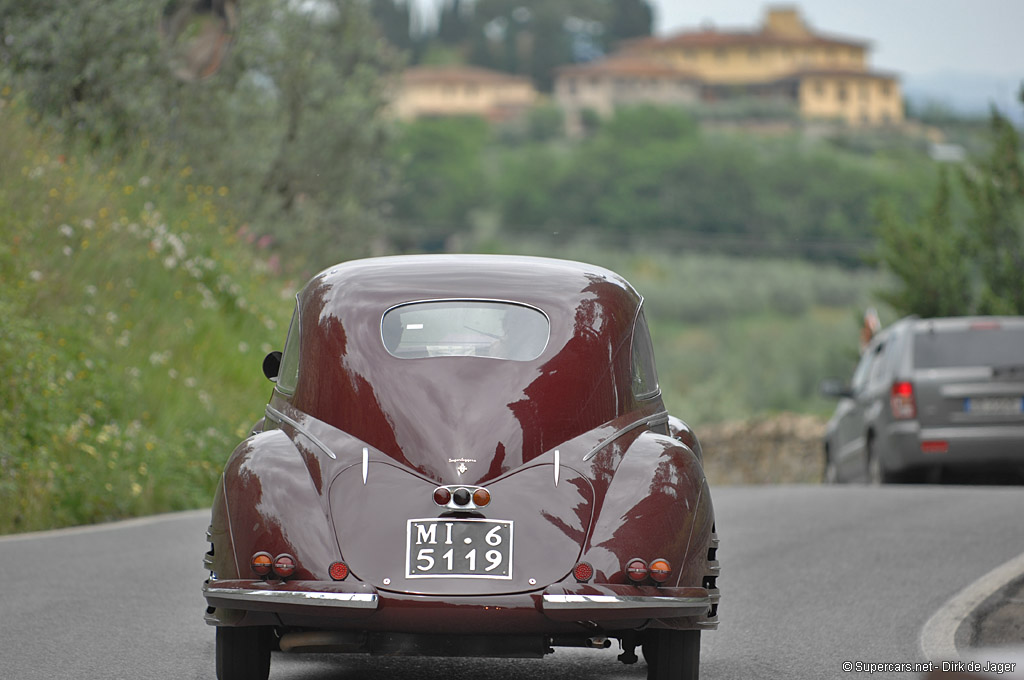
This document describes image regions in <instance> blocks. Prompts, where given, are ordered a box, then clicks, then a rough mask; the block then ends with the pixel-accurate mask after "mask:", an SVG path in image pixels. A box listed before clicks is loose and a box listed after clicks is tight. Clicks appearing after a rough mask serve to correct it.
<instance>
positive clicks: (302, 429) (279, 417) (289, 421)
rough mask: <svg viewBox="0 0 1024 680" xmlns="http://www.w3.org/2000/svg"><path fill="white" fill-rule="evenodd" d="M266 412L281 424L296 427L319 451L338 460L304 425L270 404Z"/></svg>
mask: <svg viewBox="0 0 1024 680" xmlns="http://www.w3.org/2000/svg"><path fill="white" fill-rule="evenodd" d="M265 412H266V414H267V415H268V416H270V417H271V418H274V419H275V420H280V421H281V422H283V423H287V424H289V425H291V426H292V427H294V428H295V429H296V430H298V431H299V432H301V433H302V434H303V436H305V437H306V438H307V439H309V440H310V441H311V442H313V443H314V444H316V446H317V448H318V449H320V450H321V451H323V452H324V453H326V454H327V455H328V456H330V457H331V458H334V459H335V460H337V459H338V457H337V456H336V455H334V452H333V451H331V450H330V449H329V448H327V445H326V444H324V443H323V442H322V441H320V440H319V439H317V438H316V437H315V436H314V435H313V433H311V432H310V431H309V430H308V429H307V428H306V427H305V426H303V425H302V424H301V423H300V422H299V421H297V420H294V419H293V418H289V417H288V416H286V415H285V414H283V413H281V412H280V411H278V410H277V409H276V408H274V407H273V406H270V405H269V404H268V405H267V408H266V410H265Z"/></svg>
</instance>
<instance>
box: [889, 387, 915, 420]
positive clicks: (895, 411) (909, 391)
mask: <svg viewBox="0 0 1024 680" xmlns="http://www.w3.org/2000/svg"><path fill="white" fill-rule="evenodd" d="M889 407H890V408H891V409H892V417H893V418H895V419H897V420H909V419H911V418H916V417H917V406H916V404H915V403H914V383H912V382H908V381H906V380H898V381H896V382H894V383H893V384H892V391H891V392H890V393H889Z"/></svg>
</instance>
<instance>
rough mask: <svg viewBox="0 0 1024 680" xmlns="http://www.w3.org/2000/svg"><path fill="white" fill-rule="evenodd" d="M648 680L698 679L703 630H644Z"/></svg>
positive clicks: (644, 651) (644, 650)
mask: <svg viewBox="0 0 1024 680" xmlns="http://www.w3.org/2000/svg"><path fill="white" fill-rule="evenodd" d="M643 653H644V660H645V661H647V680H697V679H698V677H699V676H700V631H699V630H662V629H653V630H648V631H647V632H646V633H644V641H643Z"/></svg>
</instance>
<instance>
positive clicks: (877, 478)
mask: <svg viewBox="0 0 1024 680" xmlns="http://www.w3.org/2000/svg"><path fill="white" fill-rule="evenodd" d="M867 477H868V484H870V485H872V486H878V485H879V484H891V483H893V482H895V481H898V476H897V474H896V473H894V472H887V471H886V469H885V468H884V467H882V459H881V458H880V457H879V456H878V454H877V453H876V452H875V450H874V449H873V448H872V447H871V442H870V440H869V441H868V473H867Z"/></svg>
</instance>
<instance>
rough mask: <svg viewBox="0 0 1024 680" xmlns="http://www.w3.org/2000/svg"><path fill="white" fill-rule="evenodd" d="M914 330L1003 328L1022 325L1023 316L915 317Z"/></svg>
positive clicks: (1023, 323)
mask: <svg viewBox="0 0 1024 680" xmlns="http://www.w3.org/2000/svg"><path fill="white" fill-rule="evenodd" d="M913 324H914V326H913V327H914V330H915V331H916V332H931V331H935V332H939V333H942V332H949V331H963V330H967V329H969V328H972V327H979V326H984V325H991V324H997V325H998V326H999V327H1005V328H1021V327H1024V316H948V317H937V318H931V319H915V320H914V321H913Z"/></svg>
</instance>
